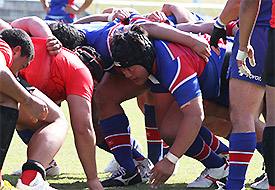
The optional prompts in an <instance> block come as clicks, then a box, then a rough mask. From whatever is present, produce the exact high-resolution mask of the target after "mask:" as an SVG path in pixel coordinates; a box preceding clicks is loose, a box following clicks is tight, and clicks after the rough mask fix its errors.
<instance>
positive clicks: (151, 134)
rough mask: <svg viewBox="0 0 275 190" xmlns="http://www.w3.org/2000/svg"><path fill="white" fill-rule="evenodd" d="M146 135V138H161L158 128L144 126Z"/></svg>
mask: <svg viewBox="0 0 275 190" xmlns="http://www.w3.org/2000/svg"><path fill="white" fill-rule="evenodd" d="M146 137H147V140H161V137H160V134H159V131H158V128H156V129H152V128H150V129H148V128H146Z"/></svg>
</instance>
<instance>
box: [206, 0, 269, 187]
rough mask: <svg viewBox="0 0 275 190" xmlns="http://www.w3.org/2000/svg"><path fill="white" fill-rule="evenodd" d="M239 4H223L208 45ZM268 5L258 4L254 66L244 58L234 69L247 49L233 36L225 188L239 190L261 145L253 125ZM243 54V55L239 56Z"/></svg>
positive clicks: (235, 14) (258, 110)
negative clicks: (227, 164) (231, 125)
mask: <svg viewBox="0 0 275 190" xmlns="http://www.w3.org/2000/svg"><path fill="white" fill-rule="evenodd" d="M240 2H241V0H239V1H232V0H229V1H228V2H227V4H226V7H225V8H224V10H223V11H222V13H221V15H220V16H219V18H218V19H217V21H216V23H215V27H214V30H213V32H212V37H211V41H210V45H211V46H213V47H217V44H216V42H217V40H218V39H219V38H220V37H224V35H225V28H224V25H226V24H227V23H229V21H231V20H234V19H237V18H238V16H239V6H240ZM271 3H272V1H271V0H265V1H261V5H260V12H259V16H258V18H257V21H256V24H255V28H254V31H253V33H252V36H251V41H250V44H251V45H252V47H253V48H254V50H255V51H254V53H255V54H254V55H255V60H256V63H257V64H256V66H255V65H254V64H251V65H250V61H249V60H248V59H247V60H246V62H245V63H244V64H241V65H239V66H238V64H237V60H240V61H242V60H244V58H245V57H246V56H245V53H246V51H247V50H246V49H242V48H243V47H239V32H237V34H236V35H235V40H234V46H233V49H232V56H231V58H230V65H229V76H230V80H229V89H230V116H231V121H232V124H233V130H232V134H231V136H230V152H229V153H230V154H229V159H230V174H229V177H228V181H227V183H226V186H225V188H226V189H242V188H243V186H244V180H245V173H246V170H247V167H248V164H249V162H250V159H251V157H252V155H253V152H254V150H255V148H256V146H257V141H258V142H261V138H262V135H258V136H256V130H255V126H256V125H257V124H259V115H260V113H261V112H262V103H263V97H264V93H265V84H264V83H263V81H262V72H263V68H264V61H265V58H264V56H263V55H265V54H266V50H267V43H268V42H267V31H268V28H269V20H270V18H271ZM245 17H246V16H245ZM245 48H247V47H245ZM244 51H245V53H243V52H244ZM239 68H240V70H239ZM264 126H265V125H263V126H262V127H264Z"/></svg>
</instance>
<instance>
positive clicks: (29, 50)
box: [0, 28, 34, 60]
mask: <svg viewBox="0 0 275 190" xmlns="http://www.w3.org/2000/svg"><path fill="white" fill-rule="evenodd" d="M0 38H1V39H2V40H4V41H5V42H6V43H7V44H8V45H9V46H10V47H11V48H15V47H16V46H20V47H21V56H22V57H24V56H27V57H28V58H30V60H32V59H33V58H34V46H33V43H32V40H31V38H30V36H29V35H28V34H27V33H26V32H25V31H24V30H21V29H18V28H12V29H4V30H2V31H0Z"/></svg>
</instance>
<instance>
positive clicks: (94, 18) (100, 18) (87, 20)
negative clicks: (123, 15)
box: [74, 14, 109, 24]
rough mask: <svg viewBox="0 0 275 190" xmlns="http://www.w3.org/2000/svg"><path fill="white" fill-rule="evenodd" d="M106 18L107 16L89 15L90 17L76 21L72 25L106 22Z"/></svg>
mask: <svg viewBox="0 0 275 190" xmlns="http://www.w3.org/2000/svg"><path fill="white" fill-rule="evenodd" d="M108 16H109V14H95V15H90V16H86V17H82V18H80V19H78V20H77V21H76V22H74V24H84V23H90V22H97V21H102V22H107V21H108Z"/></svg>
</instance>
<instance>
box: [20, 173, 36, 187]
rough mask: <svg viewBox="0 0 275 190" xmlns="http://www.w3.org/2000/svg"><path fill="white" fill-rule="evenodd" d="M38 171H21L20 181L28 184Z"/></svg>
mask: <svg viewBox="0 0 275 190" xmlns="http://www.w3.org/2000/svg"><path fill="white" fill-rule="evenodd" d="M37 173H38V171H35V170H26V171H24V172H23V173H22V176H21V180H22V183H23V184H25V185H30V183H31V182H32V181H33V180H34V178H35V177H36V174H37Z"/></svg>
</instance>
